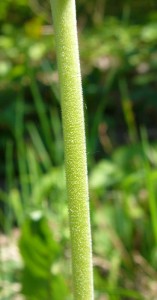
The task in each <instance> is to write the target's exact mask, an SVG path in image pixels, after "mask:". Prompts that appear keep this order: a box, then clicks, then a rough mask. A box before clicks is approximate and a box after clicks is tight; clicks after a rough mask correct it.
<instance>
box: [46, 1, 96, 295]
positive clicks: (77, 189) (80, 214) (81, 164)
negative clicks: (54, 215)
mask: <svg viewBox="0 0 157 300" xmlns="http://www.w3.org/2000/svg"><path fill="white" fill-rule="evenodd" d="M51 4H52V12H53V22H54V30H55V39H56V49H57V60H58V71H59V80H60V93H61V109H62V119H63V134H64V148H65V168H66V182H67V195H68V206H69V220H70V233H71V247H72V270H73V287H74V298H75V299H76V300H81V299H82V300H92V299H93V298H94V296H93V271H92V249H91V230H90V217H89V196H88V178H87V161H86V144H85V126H84V112H83V97H82V84H81V74H80V62H79V51H78V39H77V28H76V9H75V1H74V0H51Z"/></svg>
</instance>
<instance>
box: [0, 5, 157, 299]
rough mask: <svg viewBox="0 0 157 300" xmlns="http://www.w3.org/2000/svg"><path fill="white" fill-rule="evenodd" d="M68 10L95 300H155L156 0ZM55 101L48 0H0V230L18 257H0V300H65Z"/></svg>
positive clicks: (65, 235)
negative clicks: (16, 237) (73, 27)
mask: <svg viewBox="0 0 157 300" xmlns="http://www.w3.org/2000/svg"><path fill="white" fill-rule="evenodd" d="M77 16H78V32H79V42H80V55H81V67H82V75H83V78H82V80H83V89H84V96H85V99H86V101H85V103H86V104H85V108H84V109H85V115H86V129H87V148H88V149H87V155H88V165H89V187H90V198H91V217H92V229H93V263H94V276H95V299H99V300H100V299H104V298H105V299H107V300H108V299H109V300H122V299H128V300H129V299H131V300H132V299H143V300H147V299H152V300H153V299H154V300H155V299H156V276H157V274H156V273H157V268H156V262H157V225H156V220H157V209H156V193H157V186H156V182H157V171H156V168H157V155H156V153H157V145H156V141H155V140H156V127H157V118H156V114H157V101H156V99H157V82H156V77H157V6H156V3H155V1H154V0H151V1H148V0H145V1H141V0H140V1H138V2H137V1H135V0H132V1H129V0H127V1H124V0H120V1H119V2H118V3H117V1H115V0H111V1H108V0H106V1H104V0H98V1H96V2H95V1H94V0H92V1H85V0H81V1H79V2H78V3H77ZM59 101H60V100H59V88H58V74H57V66H56V54H55V42H54V33H53V24H51V14H50V6H49V1H43V0H40V1H39V0H29V2H28V1H26V0H15V1H12V0H5V1H1V2H0V113H1V118H0V130H1V137H0V162H1V167H0V227H1V230H2V232H3V233H5V235H7V236H9V235H10V234H11V232H12V229H13V228H15V227H17V228H18V230H20V233H21V238H20V242H19V249H20V251H21V256H22V263H21V264H20V263H19V262H16V263H15V262H14V260H13V259H12V258H11V257H9V258H8V259H7V260H5V259H3V253H2V255H1V257H0V259H1V260H2V263H1V266H2V267H1V269H0V298H1V299H2V300H6V299H8V300H10V299H11V300H14V299H15V300H16V299H17V297H18V296H19V295H21V293H22V294H23V295H25V297H26V298H28V299H30V300H36V299H37V298H38V299H39V300H48V299H50V298H52V299H54V300H59V299H71V292H70V291H71V278H70V270H69V259H70V245H69V229H68V213H67V207H66V190H65V176H64V165H63V138H62V127H61V112H60V104H59ZM141 128H143V129H141ZM146 132H147V133H146ZM0 241H1V236H0ZM2 249H3V247H2ZM5 251H6V250H5V249H4V252H5ZM5 283H7V288H6V286H5ZM14 284H19V285H20V288H19V289H18V290H16V289H15V291H14V288H13V287H14ZM9 287H10V288H9ZM20 291H21V292H20ZM51 294H53V296H51ZM21 297H22V295H21Z"/></svg>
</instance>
